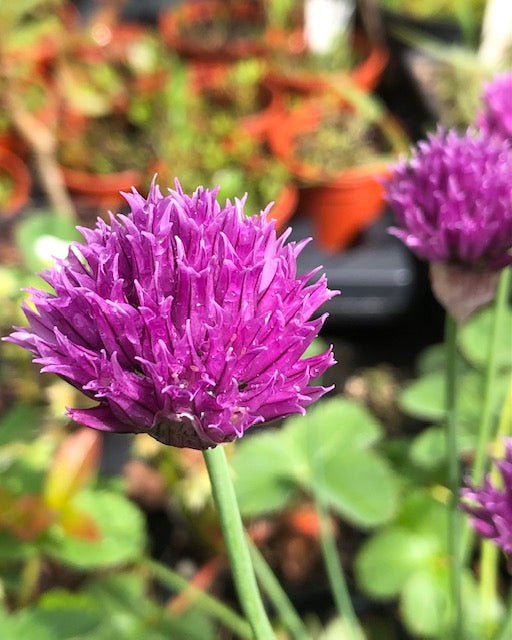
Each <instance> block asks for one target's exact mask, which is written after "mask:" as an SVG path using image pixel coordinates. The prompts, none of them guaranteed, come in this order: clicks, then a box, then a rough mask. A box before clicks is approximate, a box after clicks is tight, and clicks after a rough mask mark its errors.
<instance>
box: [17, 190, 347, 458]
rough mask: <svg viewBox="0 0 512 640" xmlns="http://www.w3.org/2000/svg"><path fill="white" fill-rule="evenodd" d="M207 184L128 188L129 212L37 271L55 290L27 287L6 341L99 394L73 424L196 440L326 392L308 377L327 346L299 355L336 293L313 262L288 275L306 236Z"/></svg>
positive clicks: (225, 437)
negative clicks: (21, 315)
mask: <svg viewBox="0 0 512 640" xmlns="http://www.w3.org/2000/svg"><path fill="white" fill-rule="evenodd" d="M216 193H217V190H213V191H208V190H204V189H202V188H198V189H197V190H196V191H195V193H194V194H193V195H192V196H188V195H186V194H184V193H183V192H182V190H181V188H180V187H179V185H178V186H177V190H176V191H170V195H168V196H166V197H163V196H162V194H161V193H160V190H159V188H158V186H152V188H151V190H150V193H149V195H148V198H147V199H145V198H144V197H142V196H141V195H139V194H138V193H137V192H135V191H134V192H133V193H131V194H125V197H126V200H127V201H128V203H129V205H130V207H131V212H130V213H129V214H128V215H119V216H117V217H114V216H111V220H110V224H106V223H105V222H103V221H102V220H99V221H98V223H97V226H96V228H95V229H81V233H82V234H83V236H84V238H85V241H86V242H85V243H76V244H75V245H74V246H73V247H71V248H70V251H69V254H68V257H67V259H66V260H59V261H57V262H56V263H55V265H54V266H53V268H52V269H51V270H50V271H47V272H45V273H44V274H43V278H44V279H45V280H46V281H47V282H48V283H49V284H50V285H51V286H52V287H53V289H54V291H55V293H54V294H53V293H47V292H45V291H40V290H37V289H36V290H32V291H31V293H32V302H33V304H34V305H35V308H36V311H33V310H32V309H31V308H30V306H28V305H25V308H24V311H25V314H26V316H27V319H28V321H29V324H30V326H29V327H27V328H17V330H16V331H15V332H14V333H12V335H11V336H10V337H9V338H7V340H10V341H11V342H14V343H15V344H18V345H21V346H22V347H25V348H26V349H29V350H30V351H31V352H32V353H33V354H35V356H36V357H35V362H38V363H39V364H41V365H42V371H44V372H53V373H56V374H57V375H59V376H61V377H62V378H63V379H65V380H67V381H68V382H69V383H71V384H72V385H73V386H74V387H76V388H77V389H79V390H80V391H82V392H83V393H84V394H85V395H86V396H88V397H89V398H91V399H94V400H96V401H97V402H98V404H97V406H94V407H92V408H87V409H70V410H69V415H70V416H71V417H72V418H73V419H74V420H76V421H78V422H80V423H82V424H85V425H87V426H89V427H93V428H95V429H100V430H103V431H114V432H134V433H139V432H146V433H149V434H150V435H152V436H153V437H155V438H157V439H158V440H160V441H162V442H164V443H166V444H171V445H174V446H178V447H191V448H197V449H205V448H208V447H211V446H215V445H217V444H220V443H223V442H228V441H231V440H233V439H235V438H237V437H239V436H242V435H243V434H244V432H245V431H246V430H247V429H248V428H249V427H251V426H253V425H254V424H257V423H262V422H265V421H269V420H272V419H275V418H281V417H283V416H287V415H289V414H292V413H296V412H300V413H304V407H306V406H307V405H309V404H310V403H311V402H313V401H314V400H316V399H317V398H319V397H320V396H322V395H323V394H324V393H325V392H326V391H327V389H326V388H324V387H322V386H308V385H309V383H310V381H311V380H312V379H314V378H316V377H317V376H319V375H321V374H322V373H323V372H324V371H325V370H326V369H327V368H328V367H329V366H331V365H332V364H333V363H334V359H333V356H332V353H331V350H330V349H329V350H328V351H327V352H325V353H322V354H321V355H316V356H313V357H308V358H304V357H303V354H304V352H305V350H306V349H307V347H308V346H309V345H310V344H311V342H312V341H313V339H314V338H315V337H316V336H317V334H318V332H319V330H320V328H321V326H322V324H323V322H324V320H325V315H326V314H324V315H323V316H322V317H320V318H318V319H315V320H311V319H310V318H311V315H312V314H313V313H314V312H315V311H316V310H317V309H318V307H320V306H321V305H322V304H323V303H324V302H325V301H326V300H328V299H329V298H331V297H332V296H333V295H335V293H337V292H332V291H329V289H328V288H327V284H326V279H325V276H321V277H320V278H319V279H317V280H316V281H315V282H313V283H309V281H310V279H311V277H312V276H313V275H314V274H315V273H316V272H317V270H315V271H313V272H311V273H309V274H306V275H303V276H300V277H299V276H297V275H296V259H297V255H298V254H299V252H300V251H301V249H302V248H303V246H304V244H305V242H306V241H303V242H300V243H298V244H296V243H293V242H292V243H288V244H285V240H286V237H287V234H284V235H283V236H281V237H280V238H278V237H277V236H276V232H275V226H274V222H273V221H267V218H266V212H262V213H261V214H260V215H257V216H253V217H252V218H246V217H245V216H244V212H243V201H238V200H237V201H236V202H235V204H231V203H230V202H229V201H228V202H227V203H226V206H225V207H224V208H221V206H220V205H219V203H218V202H217V200H216ZM308 283H309V284H308Z"/></svg>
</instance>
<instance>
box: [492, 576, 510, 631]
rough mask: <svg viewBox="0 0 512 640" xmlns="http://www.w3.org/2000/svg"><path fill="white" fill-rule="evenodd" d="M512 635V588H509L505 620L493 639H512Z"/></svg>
mask: <svg viewBox="0 0 512 640" xmlns="http://www.w3.org/2000/svg"><path fill="white" fill-rule="evenodd" d="M511 636H512V588H511V589H510V590H509V594H508V602H507V610H506V615H505V620H504V621H503V624H502V625H501V628H500V629H499V631H498V632H497V633H496V635H495V636H494V638H493V640H510V638H511Z"/></svg>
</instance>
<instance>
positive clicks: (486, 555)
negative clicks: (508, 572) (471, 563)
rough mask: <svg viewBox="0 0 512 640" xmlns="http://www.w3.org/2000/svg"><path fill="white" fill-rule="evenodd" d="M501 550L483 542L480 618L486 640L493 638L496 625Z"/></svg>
mask: <svg viewBox="0 0 512 640" xmlns="http://www.w3.org/2000/svg"><path fill="white" fill-rule="evenodd" d="M498 562H499V549H498V547H497V546H496V544H495V543H494V542H491V541H490V540H482V542H481V544H480V584H479V591H480V616H481V619H482V621H483V625H484V638H490V637H492V634H493V632H494V630H495V627H496V624H495V622H494V619H493V618H494V616H493V612H494V607H495V604H496V602H497V597H498V593H497V580H498Z"/></svg>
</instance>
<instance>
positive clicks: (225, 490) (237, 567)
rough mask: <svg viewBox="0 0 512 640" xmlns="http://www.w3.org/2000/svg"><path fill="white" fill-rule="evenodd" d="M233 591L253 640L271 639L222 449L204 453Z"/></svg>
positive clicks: (270, 628) (221, 447) (272, 633)
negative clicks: (236, 595) (249, 627)
mask: <svg viewBox="0 0 512 640" xmlns="http://www.w3.org/2000/svg"><path fill="white" fill-rule="evenodd" d="M203 455H204V459H205V462H206V467H207V469H208V474H209V476H210V483H211V486H212V495H213V500H214V502H215V506H216V508H217V514H218V517H219V520H220V525H221V529H222V533H223V536H224V543H225V545H226V550H227V554H228V558H229V562H230V565H231V571H232V574H233V580H234V583H235V588H236V591H237V593H238V597H239V599H240V604H241V606H242V609H243V611H244V613H245V616H246V618H247V620H248V622H249V624H250V625H251V628H252V631H253V634H254V638H255V640H274V638H275V636H274V632H273V630H272V626H271V624H270V622H269V619H268V617H267V613H266V611H265V607H264V606H263V602H262V600H261V595H260V592H259V590H258V585H257V584H256V577H255V575H254V569H253V566H252V562H251V556H250V554H249V549H248V547H247V543H246V539H245V532H244V530H243V526H242V519H241V517H240V510H239V508H238V503H237V500H236V495H235V489H234V487H233V482H232V480H231V474H230V470H229V467H228V463H227V460H226V454H225V452H224V447H223V446H217V447H214V448H213V449H206V450H205V451H203Z"/></svg>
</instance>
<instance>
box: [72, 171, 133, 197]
mask: <svg viewBox="0 0 512 640" xmlns="http://www.w3.org/2000/svg"><path fill="white" fill-rule="evenodd" d="M60 169H61V172H62V176H63V179H64V183H65V184H66V186H67V187H68V188H69V189H70V190H72V191H76V192H79V193H83V194H90V195H91V196H109V195H116V194H119V192H120V191H130V190H131V187H135V188H137V187H139V186H140V184H141V182H142V172H141V171H139V170H137V169H126V170H124V171H117V172H114V173H105V174H95V173H90V172H88V171H81V170H79V169H70V168H69V167H65V166H62V165H61V167H60Z"/></svg>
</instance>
